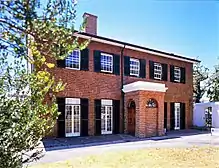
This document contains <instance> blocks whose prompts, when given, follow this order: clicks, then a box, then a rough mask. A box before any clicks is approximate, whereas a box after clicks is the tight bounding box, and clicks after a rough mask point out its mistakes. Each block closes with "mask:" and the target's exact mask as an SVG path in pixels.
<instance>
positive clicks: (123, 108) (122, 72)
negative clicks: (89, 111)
mask: <svg viewBox="0 0 219 168" xmlns="http://www.w3.org/2000/svg"><path fill="white" fill-rule="evenodd" d="M125 46H126V45H124V46H123V48H122V50H121V54H120V55H121V102H122V121H123V124H122V133H124V128H125V122H124V119H125V112H124V110H125V107H124V106H125V99H124V92H123V91H122V89H123V84H124V82H123V81H124V79H123V76H124V49H125Z"/></svg>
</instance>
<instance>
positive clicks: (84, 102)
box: [81, 99, 89, 136]
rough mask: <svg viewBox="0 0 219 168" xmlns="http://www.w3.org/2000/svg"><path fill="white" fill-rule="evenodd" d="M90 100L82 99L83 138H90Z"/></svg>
mask: <svg viewBox="0 0 219 168" xmlns="http://www.w3.org/2000/svg"><path fill="white" fill-rule="evenodd" d="M88 108H89V105H88V99H81V136H88Z"/></svg>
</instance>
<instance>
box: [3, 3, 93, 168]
mask: <svg viewBox="0 0 219 168" xmlns="http://www.w3.org/2000/svg"><path fill="white" fill-rule="evenodd" d="M39 2H40V1H39V0H7V1H0V14H1V15H0V30H1V34H0V49H1V50H0V133H1V134H0V156H1V157H0V167H4V168H6V167H10V168H17V167H22V163H24V162H27V161H31V160H33V159H36V158H37V157H38V156H39V155H38V154H39V153H33V155H31V156H26V159H25V160H24V159H23V156H24V154H26V152H28V151H31V150H32V149H34V148H35V147H36V146H37V145H38V143H39V141H40V140H41V139H42V137H44V136H45V134H46V132H48V131H49V130H50V129H51V128H52V127H53V125H54V122H55V120H56V119H57V117H58V114H59V113H58V110H57V104H56V95H57V93H58V92H60V91H62V90H63V89H64V84H63V83H62V81H60V80H57V79H55V77H54V76H53V75H52V74H51V73H50V72H51V69H52V68H54V66H55V64H53V62H52V61H51V60H55V59H64V58H65V57H66V56H67V55H68V54H69V53H70V52H72V50H74V49H75V48H80V49H82V48H84V47H85V46H86V45H87V44H88V43H89V41H84V42H81V43H79V42H78V39H77V38H74V37H73V34H74V19H75V14H76V13H75V12H76V11H75V4H74V3H73V1H72V0H48V2H47V4H46V5H45V6H41V8H40V9H38V6H39ZM37 11H40V12H37ZM83 25H84V23H83V24H82V26H81V28H82V29H83V28H84V26H83ZM61 49H62V50H64V51H66V52H64V53H63V52H60V50H61ZM27 62H28V63H29V64H31V65H32V67H34V69H33V70H32V71H31V72H30V71H28V69H27V65H26V63H27ZM48 93H52V95H53V96H52V98H51V100H50V101H45V98H46V97H48V96H47V95H48Z"/></svg>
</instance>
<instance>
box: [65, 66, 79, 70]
mask: <svg viewBox="0 0 219 168" xmlns="http://www.w3.org/2000/svg"><path fill="white" fill-rule="evenodd" d="M65 69H72V70H78V71H80V68H71V67H65Z"/></svg>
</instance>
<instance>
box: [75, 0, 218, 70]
mask: <svg viewBox="0 0 219 168" xmlns="http://www.w3.org/2000/svg"><path fill="white" fill-rule="evenodd" d="M84 12H88V13H92V14H94V15H97V16H98V35H100V36H105V37H110V38H115V39H118V40H121V41H126V42H130V43H135V44H139V45H143V46H146V47H150V48H154V49H159V50H162V51H167V52H171V53H175V54H181V55H183V56H188V57H193V58H196V57H198V58H199V59H200V60H201V61H202V63H203V65H205V66H207V67H208V68H210V69H212V68H213V65H215V64H216V63H217V62H218V60H217V58H218V57H219V1H212V0H208V1H207V0H206V1H205V0H202V1H198V0H194V1H186V0H182V1H180V0H178V1H171V0H169V1H161V0H154V1H150V0H138V1H133V0H78V3H77V19H76V27H78V25H79V24H80V23H81V21H82V15H83V13H84Z"/></svg>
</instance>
